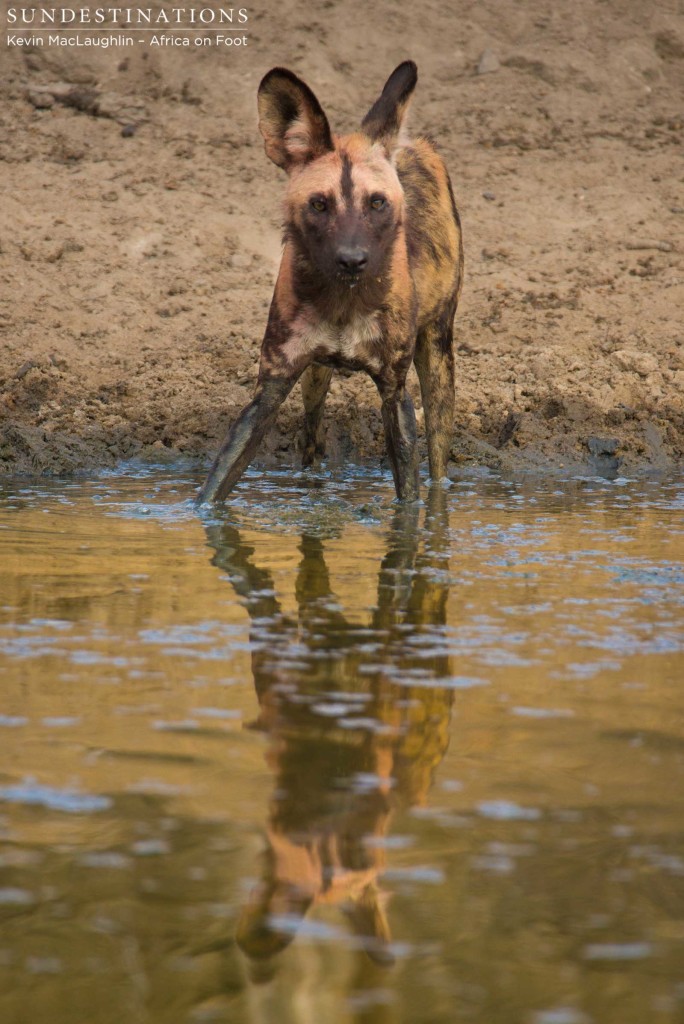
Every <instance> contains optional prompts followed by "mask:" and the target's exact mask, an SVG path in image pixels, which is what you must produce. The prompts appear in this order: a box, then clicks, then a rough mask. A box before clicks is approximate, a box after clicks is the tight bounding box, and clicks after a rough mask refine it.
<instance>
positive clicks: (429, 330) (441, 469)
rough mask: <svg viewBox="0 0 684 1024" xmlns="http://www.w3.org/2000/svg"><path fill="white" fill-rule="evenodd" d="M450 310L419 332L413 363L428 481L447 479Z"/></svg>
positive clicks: (451, 419)
mask: <svg viewBox="0 0 684 1024" xmlns="http://www.w3.org/2000/svg"><path fill="white" fill-rule="evenodd" d="M454 312H455V310H454V309H453V308H452V309H451V310H449V311H448V312H446V313H444V314H443V315H442V316H440V317H437V318H436V319H435V320H433V321H431V322H430V323H428V324H426V325H425V327H423V328H421V330H420V331H419V332H418V338H417V340H416V351H415V355H414V362H415V365H416V370H417V372H418V380H419V381H420V392H421V395H422V398H423V409H424V411H425V433H426V435H427V444H428V460H429V463H430V478H431V479H432V480H435V481H436V480H441V479H442V477H444V476H446V471H447V464H448V462H449V451H450V448H451V441H452V434H453V426H454V387H455V379H454V375H455V371H454V342H453V324H454Z"/></svg>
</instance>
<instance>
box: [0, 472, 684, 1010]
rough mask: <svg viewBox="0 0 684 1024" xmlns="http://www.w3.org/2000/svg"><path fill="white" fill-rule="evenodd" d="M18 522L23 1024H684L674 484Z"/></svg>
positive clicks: (13, 584)
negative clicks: (405, 503) (407, 504)
mask: <svg viewBox="0 0 684 1024" xmlns="http://www.w3.org/2000/svg"><path fill="white" fill-rule="evenodd" d="M198 482H199V481H198V479H197V478H196V477H195V476H194V475H193V473H192V472H191V471H190V470H186V469H185V468H183V467H171V468H168V467H167V468H165V469H158V470H151V469H145V468H141V467H135V466H129V467H126V468H125V469H124V470H121V471H119V472H118V473H115V474H110V475H106V476H101V477H99V478H97V479H95V480H90V481H74V480H71V481H61V482H60V481H53V482H50V483H45V482H40V483H36V484H35V485H32V484H27V483H18V482H12V483H6V484H4V485H3V489H2V491H1V492H0V551H1V556H0V1020H2V1021H3V1022H4V1024H25V1022H29V1021H30V1022H36V1021H40V1022H42V1021H45V1022H47V1021H49V1022H50V1024H110V1022H111V1024H121V1022H122V1021H126V1022H127V1024H136V1022H141V1024H142V1022H150V1024H167V1022H168V1024H182V1022H188V1024H193V1022H204V1021H211V1022H213V1021H219V1022H224V1021H225V1022H230V1024H252V1022H259V1024H261V1022H269V1024H270V1022H274V1024H275V1022H276V1021H277V1022H279V1024H280V1022H286V1024H288V1022H292V1024H305V1022H306V1024H318V1022H323V1021H324V1022H326V1024H343V1022H344V1024H346V1022H367V1024H394V1022H396V1024H400V1022H401V1024H404V1022H418V1024H452V1022H454V1021H467V1022H476V1024H645V1022H654V1024H666V1022H667V1024H669V1022H672V1024H675V1022H677V1021H681V1020H682V1015H684V966H683V965H684V518H683V517H682V512H683V511H684V480H683V479H681V478H679V479H667V480H642V481H630V480H626V479H621V478H618V479H617V480H614V481H607V480H600V479H585V480H577V479H574V480H553V481H542V480H538V479H530V480H517V481H510V480H505V479H501V478H498V477H496V476H492V475H489V474H487V475H473V476H468V475H465V476H463V477H462V478H459V479H456V480H454V481H453V482H452V485H451V486H450V487H448V488H446V487H444V488H436V489H433V490H432V491H430V492H429V493H428V492H427V491H426V492H424V501H423V503H422V504H417V505H415V506H411V507H408V508H402V507H400V506H398V505H397V504H396V503H395V502H394V501H393V493H394V491H393V487H392V482H391V479H390V478H389V477H388V476H387V475H383V474H382V473H380V472H366V471H363V470H353V469H350V470H348V471H346V472H345V473H344V474H342V475H335V474H325V473H319V474H302V475H292V474H291V473H289V474H288V473H283V472H277V471H275V472H269V473H268V474H261V473H259V472H258V471H255V470H252V471H250V472H249V473H248V474H247V476H246V477H245V478H244V480H243V482H242V483H241V484H240V486H239V487H238V489H237V490H236V492H235V494H234V495H233V496H232V498H231V500H230V502H229V503H228V504H227V506H226V507H225V508H224V509H222V510H220V511H216V510H214V511H202V512H201V513H198V512H197V511H196V510H195V508H194V507H193V503H192V497H193V494H194V490H195V487H196V486H197V483H198Z"/></svg>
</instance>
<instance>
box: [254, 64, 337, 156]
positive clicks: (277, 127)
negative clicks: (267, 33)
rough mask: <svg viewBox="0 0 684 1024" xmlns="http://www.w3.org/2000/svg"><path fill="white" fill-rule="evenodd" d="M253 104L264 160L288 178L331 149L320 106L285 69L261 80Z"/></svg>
mask: <svg viewBox="0 0 684 1024" xmlns="http://www.w3.org/2000/svg"><path fill="white" fill-rule="evenodd" d="M257 100H258V105H259V131H260V132H261V134H262V135H263V137H264V147H265V149H266V156H268V157H270V159H271V160H272V161H273V163H274V164H277V165H278V167H283V168H284V169H285V170H286V171H287V173H288V174H289V173H290V172H291V171H292V169H293V168H294V167H296V166H297V165H301V164H306V163H309V161H310V160H315V159H316V157H319V156H323V154H324V153H328V152H329V151H330V150H331V149H333V148H334V146H333V141H332V135H331V134H330V125H329V124H328V119H327V117H326V116H325V114H324V113H323V109H322V107H321V105H320V103H319V102H318V100H317V99H316V97H315V96H314V94H313V93H312V91H311V89H310V88H309V87H308V85H306V83H305V82H302V80H301V79H300V78H297V76H296V75H294V74H293V73H292V72H291V71H288V70H287V68H273V70H272V71H269V72H268V74H267V75H265V76H264V78H262V80H261V85H260V86H259V92H258V95H257Z"/></svg>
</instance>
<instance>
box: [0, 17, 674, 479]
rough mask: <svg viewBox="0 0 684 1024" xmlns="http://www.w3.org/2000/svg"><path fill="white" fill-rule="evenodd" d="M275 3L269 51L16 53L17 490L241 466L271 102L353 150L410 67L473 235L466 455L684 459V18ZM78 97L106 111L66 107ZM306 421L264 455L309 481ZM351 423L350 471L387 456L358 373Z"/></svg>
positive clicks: (6, 427)
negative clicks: (103, 469)
mask: <svg viewBox="0 0 684 1024" xmlns="http://www.w3.org/2000/svg"><path fill="white" fill-rule="evenodd" d="M248 9H249V10H250V22H249V43H248V47H247V49H243V50H242V51H240V52H238V51H237V50H226V49H225V48H223V49H221V48H217V47H210V48H204V47H203V48H201V49H194V48H193V49H190V50H182V51H165V50H153V49H150V48H148V47H142V46H138V47H136V48H135V49H134V50H130V49H128V50H117V49H114V48H110V49H109V50H104V51H101V50H92V51H88V50H85V49H82V50H79V51H73V50H63V49H62V48H57V47H50V48H47V47H44V48H40V49H39V48H33V49H30V48H29V49H26V48H23V49H19V48H6V49H4V50H3V52H2V54H1V55H0V60H1V64H2V82H1V83H0V99H1V101H2V102H1V105H0V194H1V195H2V197H3V198H2V201H1V203H0V472H2V473H5V474H10V473H25V472H40V473H59V472H64V471H73V470H79V469H91V468H93V467H98V466H106V465H111V464H113V463H115V462H117V461H118V460H120V459H123V458H129V457H132V456H142V457H155V458H156V457H159V455H160V452H170V454H171V455H172V456H175V455H176V454H177V453H185V454H189V455H193V456H208V455H210V454H211V453H212V452H213V451H214V450H215V449H216V447H217V445H218V443H219V441H220V440H221V439H222V437H223V435H224V432H225V431H226V429H227V427H228V425H229V424H230V422H231V419H232V418H233V417H234V416H235V414H236V412H237V411H238V409H239V408H240V407H241V406H242V404H243V403H245V402H246V401H248V400H249V397H250V394H251V389H252V385H253V382H254V380H255V375H256V367H257V360H258V352H259V345H260V341H261V335H262V331H263V326H264V323H265V317H266V311H267V307H268V303H269V300H270V296H271V291H272V285H273V281H274V277H275V272H276V268H277V263H278V257H279V193H280V190H281V188H282V181H281V177H280V172H278V170H277V169H276V168H275V167H274V166H273V165H272V164H270V163H269V162H268V161H267V159H266V158H265V156H264V154H263V150H262V145H261V140H260V137H259V135H258V132H257V127H256V105H255V93H256V88H257V85H258V82H259V80H260V78H261V76H262V74H263V73H264V72H265V71H266V70H268V68H270V67H271V66H273V65H274V64H284V65H287V66H290V67H292V68H293V69H294V70H296V71H297V72H298V73H299V74H301V75H302V76H303V77H304V78H305V79H306V80H307V81H308V82H309V83H310V84H311V85H312V87H313V88H314V89H315V91H316V92H317V94H318V95H319V97H320V98H321V101H322V102H323V104H324V106H325V108H326V110H327V112H328V114H329V116H330V118H331V121H332V123H333V127H334V128H336V129H338V130H345V129H349V128H352V127H353V126H354V125H355V124H356V123H358V119H359V118H360V116H362V114H363V113H365V111H366V109H367V108H368V106H369V105H370V103H371V101H372V100H373V99H374V98H375V95H376V94H377V92H378V91H379V89H380V87H381V85H382V83H383V81H384V78H385V77H386V75H387V74H388V73H389V71H391V69H392V68H393V67H394V66H395V64H396V63H398V62H399V61H400V60H402V59H405V58H406V57H409V56H410V57H413V58H414V59H415V60H416V61H417V63H418V67H419V75H420V80H419V87H418V90H417V93H416V98H415V101H414V106H413V112H412V118H411V123H412V128H413V129H414V130H415V132H416V133H420V132H429V133H430V134H431V135H432V136H433V138H434V139H435V140H436V141H437V143H438V145H439V146H440V148H441V151H442V152H443V154H444V156H445V158H446V160H447V162H448V165H449V167H450V170H451V173H452V177H453V180H454V186H455V191H456V195H457V199H458V202H459V206H460V209H461V214H462V220H463V225H464V233H465V242H466V260H467V275H466V284H465V288H464V293H463V300H462V306H461V310H460V313H459V317H458V331H457V346H458V387H457V415H456V422H455V424H454V457H455V460H456V461H457V462H459V461H460V462H463V461H467V460H475V461H483V462H485V463H488V464H491V465H495V466H497V465H500V466H504V467H510V466H523V467H525V466H528V467H543V466H549V465H555V466H558V465H563V466H565V467H573V466H577V467H581V466H586V465H587V464H589V465H592V464H593V465H595V466H599V467H603V468H608V469H610V467H611V466H613V467H614V466H615V461H614V460H615V459H616V458H617V459H620V460H621V463H620V469H621V471H622V470H626V471H630V470H635V469H638V468H640V467H641V468H643V467H647V466H651V467H655V468H657V469H662V468H666V467H668V466H671V465H672V464H673V463H675V462H677V461H680V460H681V458H682V454H683V453H684V399H683V394H682V392H683V388H682V385H683V384H684V326H683V323H682V315H681V313H682V309H684V269H683V267H682V248H683V239H684V234H683V231H682V229H683V227H684V189H683V186H682V182H683V181H684V177H683V174H684V166H683V165H682V142H683V135H684V106H683V103H682V95H683V90H682V87H683V86H684V14H682V8H681V6H679V7H678V5H677V3H676V2H675V0H663V2H661V3H659V4H657V5H656V4H644V3H643V2H642V0H604V2H601V0H576V2H575V3H572V4H558V3H557V2H555V0H538V2H531V0H478V2H474V0H463V2H459V3H456V4H444V3H441V2H438V0H425V2H424V3H423V4H421V5H420V6H419V7H415V5H409V4H397V3H394V2H390V0H376V2H375V3H372V4H368V3H367V2H365V0H349V2H345V3H342V2H336V0H335V2H333V0H308V2H307V3H306V4H303V3H302V4H296V3H292V2H291V0H285V2H283V3H279V4H275V3H274V2H273V0H271V2H269V3H268V4H266V5H263V4H262V5H260V6H259V9H258V10H254V11H253V12H252V9H251V8H248ZM678 10H679V13H677V12H678ZM4 36H5V33H4V32H3V42H4ZM485 50H491V51H492V54H490V55H489V57H488V60H487V62H486V63H491V64H493V66H494V68H495V70H492V71H490V72H488V73H478V70H477V69H478V61H479V60H480V57H481V55H482V53H483V51H485ZM492 56H493V60H490V57H492ZM65 82H66V83H70V84H72V85H78V86H79V87H80V89H81V92H80V93H79V95H78V96H77V97H76V98H75V99H74V98H73V96H72V102H76V106H67V105H65V104H64V103H63V102H61V101H60V100H59V98H58V99H57V100H56V101H55V102H53V104H52V106H42V105H41V104H44V103H49V102H50V100H46V99H45V92H43V93H41V92H40V91H39V88H40V87H45V86H51V87H52V86H54V85H55V83H65ZM53 91H54V90H53ZM57 91H59V90H57ZM124 125H135V126H136V129H135V131H134V132H132V131H131V130H130V129H129V130H127V131H124V134H122V127H123V126H124ZM411 386H412V388H413V391H414V394H415V395H416V397H417V381H416V379H415V377H413V378H412V384H411ZM300 404H301V403H300V396H299V394H298V389H297V390H296V391H295V392H294V394H293V396H292V397H291V398H290V400H289V401H288V403H287V405H286V406H285V407H284V408H283V410H282V413H281V416H280V419H279V421H278V424H277V426H276V427H275V428H274V430H273V431H272V433H271V435H270V436H269V437H268V438H267V440H266V442H265V444H264V453H271V454H278V453H282V454H284V455H285V457H286V458H287V459H291V460H292V461H293V462H294V461H295V460H297V461H298V458H297V451H298V449H299V446H300V421H301V411H300ZM419 418H420V412H419ZM327 420H328V436H329V448H330V450H331V453H332V454H333V455H337V456H338V457H343V458H362V457H372V458H377V457H379V456H381V454H382V451H383V445H382V439H381V421H380V414H379V403H378V399H377V396H376V394H375V391H374V388H373V386H372V384H371V383H370V382H369V381H367V380H366V379H364V378H363V377H361V376H360V375H355V376H353V377H351V376H350V377H336V379H335V382H334V384H333V388H332V391H331V396H330V399H329V405H328V410H327Z"/></svg>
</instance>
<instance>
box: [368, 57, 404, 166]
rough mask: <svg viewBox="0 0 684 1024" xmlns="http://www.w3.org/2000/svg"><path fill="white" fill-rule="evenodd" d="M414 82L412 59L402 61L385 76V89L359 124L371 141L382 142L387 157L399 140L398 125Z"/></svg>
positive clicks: (402, 117)
mask: <svg viewBox="0 0 684 1024" xmlns="http://www.w3.org/2000/svg"><path fill="white" fill-rule="evenodd" d="M417 81H418V68H417V67H416V65H415V64H414V63H413V61H412V60H405V61H404V63H403V64H400V65H399V67H397V68H395V69H394V71H393V72H392V74H391V75H390V76H389V78H388V79H387V81H386V82H385V88H384V89H383V90H382V92H381V93H380V96H379V97H378V99H377V100H376V101H375V103H374V104H373V106H372V107H371V108H370V110H369V111H368V113H367V114H366V116H365V117H364V119H363V121H362V122H361V129H362V131H364V132H365V134H366V135H368V136H369V138H371V139H372V140H373V142H380V143H382V145H383V146H384V147H385V149H386V150H387V153H388V154H390V153H391V152H392V150H393V149H394V148H395V146H396V145H397V143H398V141H399V133H400V131H401V126H402V124H403V122H404V118H405V116H406V111H407V110H408V105H409V101H410V99H411V95H412V93H413V90H414V89H415V87H416V82H417Z"/></svg>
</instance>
